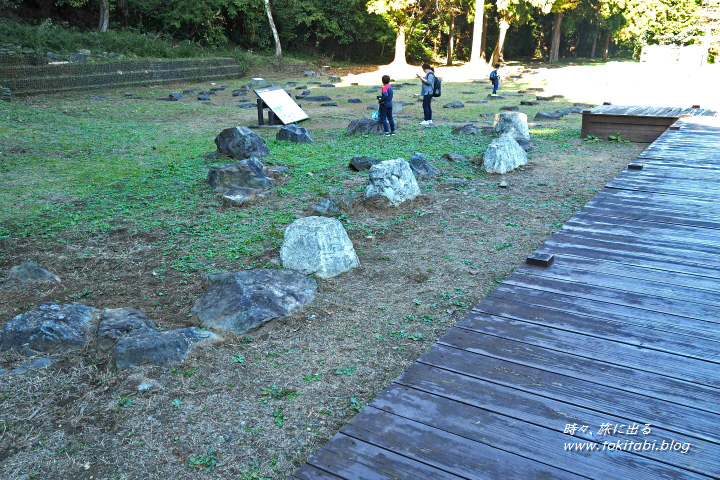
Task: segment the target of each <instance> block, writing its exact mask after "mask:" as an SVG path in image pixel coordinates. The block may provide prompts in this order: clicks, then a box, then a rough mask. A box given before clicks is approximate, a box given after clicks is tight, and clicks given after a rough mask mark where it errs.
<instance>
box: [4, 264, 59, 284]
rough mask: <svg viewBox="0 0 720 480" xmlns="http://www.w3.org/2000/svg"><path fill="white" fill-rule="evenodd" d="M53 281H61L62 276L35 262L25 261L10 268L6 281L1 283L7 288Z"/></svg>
mask: <svg viewBox="0 0 720 480" xmlns="http://www.w3.org/2000/svg"><path fill="white" fill-rule="evenodd" d="M51 282H55V283H60V277H58V276H57V275H55V274H54V273H52V272H51V271H50V270H48V269H46V268H43V267H41V266H40V265H38V264H36V263H34V262H25V263H21V264H20V265H15V266H14V267H12V268H11V269H10V270H8V273H7V275H6V277H5V281H4V282H3V283H2V284H1V285H2V286H3V287H6V288H7V287H14V286H19V285H23V284H29V283H51Z"/></svg>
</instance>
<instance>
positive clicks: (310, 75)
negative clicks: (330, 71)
mask: <svg viewBox="0 0 720 480" xmlns="http://www.w3.org/2000/svg"><path fill="white" fill-rule="evenodd" d="M303 75H304V76H306V77H314V76H315V75H317V74H316V73H315V72H314V71H313V70H305V71H304V72H303Z"/></svg>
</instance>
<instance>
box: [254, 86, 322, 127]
mask: <svg viewBox="0 0 720 480" xmlns="http://www.w3.org/2000/svg"><path fill="white" fill-rule="evenodd" d="M253 91H254V92H255V95H257V96H258V101H257V108H258V125H263V124H264V120H263V110H264V109H265V108H268V109H270V111H269V112H268V124H270V125H275V121H276V120H279V121H280V123H282V124H283V125H287V124H289V123H296V122H301V121H303V120H307V119H308V118H310V117H308V115H307V113H305V112H304V111H303V109H302V108H300V106H299V105H298V104H297V103H295V101H294V100H293V99H292V98H290V95H288V93H287V92H286V91H285V90H283V88H282V87H275V86H273V87H265V88H258V89H256V90H253Z"/></svg>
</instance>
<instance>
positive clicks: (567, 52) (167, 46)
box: [0, 0, 720, 64]
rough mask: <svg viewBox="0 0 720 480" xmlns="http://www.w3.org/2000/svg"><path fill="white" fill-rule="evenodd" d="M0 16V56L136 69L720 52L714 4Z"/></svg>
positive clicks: (37, 4)
mask: <svg viewBox="0 0 720 480" xmlns="http://www.w3.org/2000/svg"><path fill="white" fill-rule="evenodd" d="M0 12H2V13H0V44H12V45H19V46H21V47H24V48H29V49H33V50H34V51H35V52H36V53H37V54H39V55H41V56H45V55H46V52H47V51H54V52H55V53H69V52H71V51H75V50H76V49H77V48H78V45H79V44H82V45H83V47H82V48H96V49H105V50H107V51H111V50H112V51H114V52H115V53H121V54H125V55H126V56H127V55H132V56H135V57H170V58H172V57H192V56H205V55H219V54H222V55H233V54H235V55H236V56H239V55H241V54H242V53H243V52H248V51H249V52H254V53H260V54H264V53H270V54H272V53H274V54H275V56H276V57H279V58H282V55H283V53H285V54H291V55H293V56H299V57H301V58H302V57H303V56H305V57H308V58H310V57H312V58H319V59H326V60H328V61H329V60H334V61H336V62H338V61H349V62H372V63H376V64H377V63H383V62H385V63H387V62H389V61H391V60H393V58H394V60H395V61H400V62H403V63H404V62H405V61H408V62H410V63H420V62H424V61H428V60H435V61H441V62H443V63H446V64H452V63H453V62H457V61H471V60H484V61H491V62H492V63H495V62H496V61H497V60H502V59H503V58H512V59H529V58H540V59H543V60H547V61H549V62H550V63H554V62H557V61H560V59H562V58H566V59H567V58H578V57H584V58H596V57H597V58H601V59H602V60H607V59H608V58H616V59H621V58H625V59H629V58H633V57H635V58H637V57H638V55H639V53H640V50H641V49H642V47H643V46H644V45H654V44H675V45H691V44H697V43H699V42H703V41H706V42H707V43H710V45H711V47H710V56H709V60H710V61H711V62H713V61H714V58H715V57H716V56H717V55H718V46H719V45H720V42H718V40H717V37H718V34H720V27H719V25H720V21H719V19H720V1H718V0H554V1H553V0H495V1H480V0H477V1H475V0H370V1H368V0H342V1H337V0H132V1H130V0H0ZM480 16H482V23H480V22H476V21H475V20H476V18H479V17H480ZM79 36H81V38H80V37H79ZM139 36H142V39H139ZM703 37H704V38H703ZM705 39H708V40H705Z"/></svg>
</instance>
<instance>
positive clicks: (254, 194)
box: [222, 187, 270, 207]
mask: <svg viewBox="0 0 720 480" xmlns="http://www.w3.org/2000/svg"><path fill="white" fill-rule="evenodd" d="M269 194H270V192H269V191H268V190H257V189H255V188H247V187H237V188H231V189H230V190H228V191H227V192H225V193H224V194H223V196H222V201H223V205H225V206H234V207H243V206H245V205H247V204H249V203H252V202H254V201H255V200H257V199H260V198H266V197H267V196H268V195H269Z"/></svg>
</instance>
